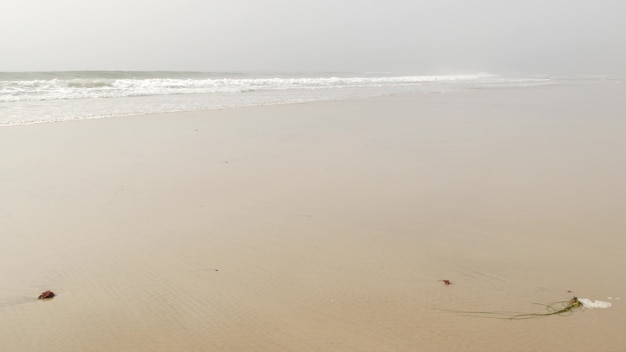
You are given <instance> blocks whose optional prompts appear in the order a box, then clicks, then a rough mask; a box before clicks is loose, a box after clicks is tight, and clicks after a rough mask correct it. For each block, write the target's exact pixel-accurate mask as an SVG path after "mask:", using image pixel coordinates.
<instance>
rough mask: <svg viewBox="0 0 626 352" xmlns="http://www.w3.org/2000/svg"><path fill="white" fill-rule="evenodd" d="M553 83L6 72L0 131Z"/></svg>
mask: <svg viewBox="0 0 626 352" xmlns="http://www.w3.org/2000/svg"><path fill="white" fill-rule="evenodd" d="M549 82H550V79H548V78H532V77H531V78H508V77H501V76H496V75H492V74H488V73H477V74H463V75H400V76H393V75H391V74H389V73H363V74H360V75H354V74H311V73H304V74H300V75H297V74H289V75H286V74H249V73H207V72H26V73H1V72H0V111H2V114H1V115H0V125H14V124H25V123H35V122H47V121H59V120H71V119H87V118H98V117H108V116H123V115H134V114H145V113H154V112H172V111H190V110H205V109H219V108H225V107H239V106H249V105H264V104H281V103H293V102H307V101H320V100H334V99H345V98H361V97H370V96H380V95H388V94H395V93H406V92H416V91H437V92H442V91H448V90H457V89H467V88H486V87H502V86H525V85H538V84H546V83H549Z"/></svg>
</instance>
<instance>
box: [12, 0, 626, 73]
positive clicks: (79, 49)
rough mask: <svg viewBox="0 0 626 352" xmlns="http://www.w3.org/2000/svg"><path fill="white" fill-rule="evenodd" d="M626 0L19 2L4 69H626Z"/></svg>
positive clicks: (14, 9) (15, 2)
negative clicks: (625, 19)
mask: <svg viewBox="0 0 626 352" xmlns="http://www.w3.org/2000/svg"><path fill="white" fill-rule="evenodd" d="M625 14H626V1H624V0H595V1H593V0H589V1H577V0H573V1H564V0H553V1H550V0H543V1H539V0H525V1H504V0H501V1H497V0H491V1H489V0H426V1H419V0H413V1H408V0H406V1H404V0H402V1H401V0H386V1H382V0H380V1H379V0H361V1H357V0H344V1H341V0H334V1H331V0H316V1H306V2H304V1H297V0H291V1H287V0H263V1H258V0H256V1H253V0H177V1H165V0H161V1H158V0H156V1H154V0H152V1H148V0H107V1H89V0H82V1H79V0H55V1H49V0H7V1H5V2H4V3H3V5H2V6H1V7H0V71H34V70H87V69H89V70H203V71H224V70H270V71H276V70H279V71H283V70H291V71H293V70H298V71H302V70H308V71H335V70H336V71H346V70H349V71H393V72H399V71H403V72H412V73H430V72H434V73H440V72H476V71H486V72H494V73H500V72H506V73H509V72H511V73H516V72H519V73H586V74H593V73H599V74H607V73H617V74H625V73H626V68H625V67H624V66H626V65H625V64H624V63H625V62H626V25H625V24H624V23H625V22H626V21H624V18H626V17H625Z"/></svg>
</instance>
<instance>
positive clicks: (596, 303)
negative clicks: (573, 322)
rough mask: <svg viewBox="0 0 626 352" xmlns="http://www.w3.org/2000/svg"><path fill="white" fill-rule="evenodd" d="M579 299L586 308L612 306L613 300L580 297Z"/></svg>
mask: <svg viewBox="0 0 626 352" xmlns="http://www.w3.org/2000/svg"><path fill="white" fill-rule="evenodd" d="M578 301H579V302H580V303H582V304H583V306H584V307H585V308H609V307H611V306H612V304H611V302H604V301H592V300H590V299H589V298H579V299H578Z"/></svg>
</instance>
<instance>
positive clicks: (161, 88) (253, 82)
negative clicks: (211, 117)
mask: <svg viewBox="0 0 626 352" xmlns="http://www.w3.org/2000/svg"><path fill="white" fill-rule="evenodd" d="M198 76H199V77H193V75H192V74H191V73H187V74H184V75H181V74H180V73H172V74H170V75H169V77H168V74H167V73H160V74H159V75H157V74H153V75H147V74H143V75H142V74H140V73H132V72H129V73H127V74H126V75H123V74H122V73H120V72H117V73H114V74H113V73H108V74H102V73H100V74H98V73H94V74H93V77H89V76H88V75H87V74H85V73H82V72H81V73H80V74H76V75H75V76H71V75H69V74H66V75H56V76H51V75H50V74H47V75H43V74H42V75H40V76H37V75H33V76H32V77H31V78H33V79H23V78H26V77H20V78H22V79H7V77H5V79H2V76H0V102H18V101H43V100H67V99H85V98H114V97H134V96H156V95H173V94H176V95H180V94H211V93H224V94H229V93H242V92H254V91H273V90H283V91H284V90H312V89H338V88H363V87H386V86H411V85H415V86H418V85H425V84H446V83H447V84H463V83H481V82H482V83H489V82H495V81H498V80H500V81H502V79H501V78H500V77H498V76H495V75H491V74H487V73H478V74H469V75H418V76H374V77H372V76H366V75H364V76H345V77H342V76H329V77H311V76H308V77H279V76H276V77H254V76H252V77H241V76H234V75H227V76H226V77H214V76H211V77H206V75H198Z"/></svg>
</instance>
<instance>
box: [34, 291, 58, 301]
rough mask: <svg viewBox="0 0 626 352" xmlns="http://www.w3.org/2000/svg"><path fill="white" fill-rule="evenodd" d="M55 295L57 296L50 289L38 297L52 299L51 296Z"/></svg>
mask: <svg viewBox="0 0 626 352" xmlns="http://www.w3.org/2000/svg"><path fill="white" fill-rule="evenodd" d="M54 296H56V295H55V294H54V292H52V291H50V290H48V291H44V292H42V293H41V294H40V295H39V297H37V298H38V299H50V298H54Z"/></svg>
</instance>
